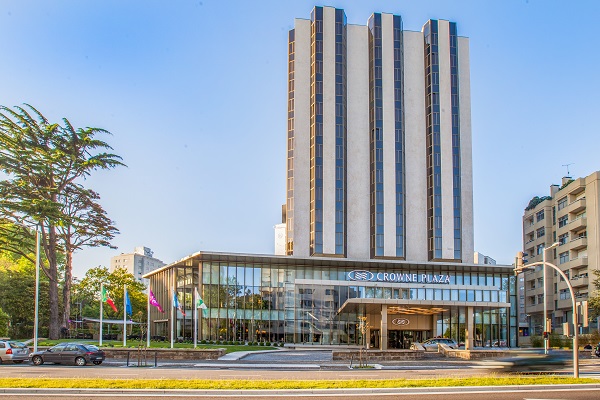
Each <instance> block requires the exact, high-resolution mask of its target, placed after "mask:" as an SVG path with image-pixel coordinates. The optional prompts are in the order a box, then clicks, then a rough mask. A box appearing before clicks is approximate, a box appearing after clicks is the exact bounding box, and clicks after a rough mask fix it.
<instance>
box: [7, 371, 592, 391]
mask: <svg viewBox="0 0 600 400" xmlns="http://www.w3.org/2000/svg"><path fill="white" fill-rule="evenodd" d="M585 383H598V380H595V379H588V378H585V379H583V378H580V379H575V378H569V377H560V376H525V375H523V376H521V375H514V376H510V377H487V378H486V377H473V378H440V379H385V380H339V381H337V380H310V381H295V380H269V381H263V380H239V379H236V380H234V379H232V380H206V379H189V380H187V379H52V378H0V387H2V388H17V387H18V388H89V389H229V390H249V389H358V388H402V387H406V388H409V387H410V388H418V387H456V386H514V385H556V384H562V385H566V384H585Z"/></svg>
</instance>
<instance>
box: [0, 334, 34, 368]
mask: <svg viewBox="0 0 600 400" xmlns="http://www.w3.org/2000/svg"><path fill="white" fill-rule="evenodd" d="M28 359H29V347H27V345H26V344H25V343H21V342H15V341H13V340H0V364H2V363H3V362H8V361H12V362H14V363H15V364H21V363H22V362H23V361H25V360H28Z"/></svg>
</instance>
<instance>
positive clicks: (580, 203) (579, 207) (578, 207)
mask: <svg viewBox="0 0 600 400" xmlns="http://www.w3.org/2000/svg"><path fill="white" fill-rule="evenodd" d="M565 210H566V211H567V212H568V213H570V214H574V213H578V212H580V211H583V210H585V197H583V198H581V199H579V200H575V201H574V202H572V203H570V204H569V205H568V206H566V207H565Z"/></svg>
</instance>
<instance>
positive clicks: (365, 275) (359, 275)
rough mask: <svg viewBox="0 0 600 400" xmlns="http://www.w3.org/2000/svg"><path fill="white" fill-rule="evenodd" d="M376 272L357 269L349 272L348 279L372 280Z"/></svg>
mask: <svg viewBox="0 0 600 400" xmlns="http://www.w3.org/2000/svg"><path fill="white" fill-rule="evenodd" d="M373 278H375V274H374V273H372V272H370V271H364V270H356V271H350V272H348V279H350V280H351V281H372V280H373Z"/></svg>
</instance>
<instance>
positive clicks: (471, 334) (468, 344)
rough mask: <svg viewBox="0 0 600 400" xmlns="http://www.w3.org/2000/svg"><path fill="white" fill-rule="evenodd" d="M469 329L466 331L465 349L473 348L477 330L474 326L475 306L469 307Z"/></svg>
mask: <svg viewBox="0 0 600 400" xmlns="http://www.w3.org/2000/svg"><path fill="white" fill-rule="evenodd" d="M466 317H467V330H466V332H465V350H471V349H473V339H474V338H475V330H474V328H473V307H467V315H466Z"/></svg>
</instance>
